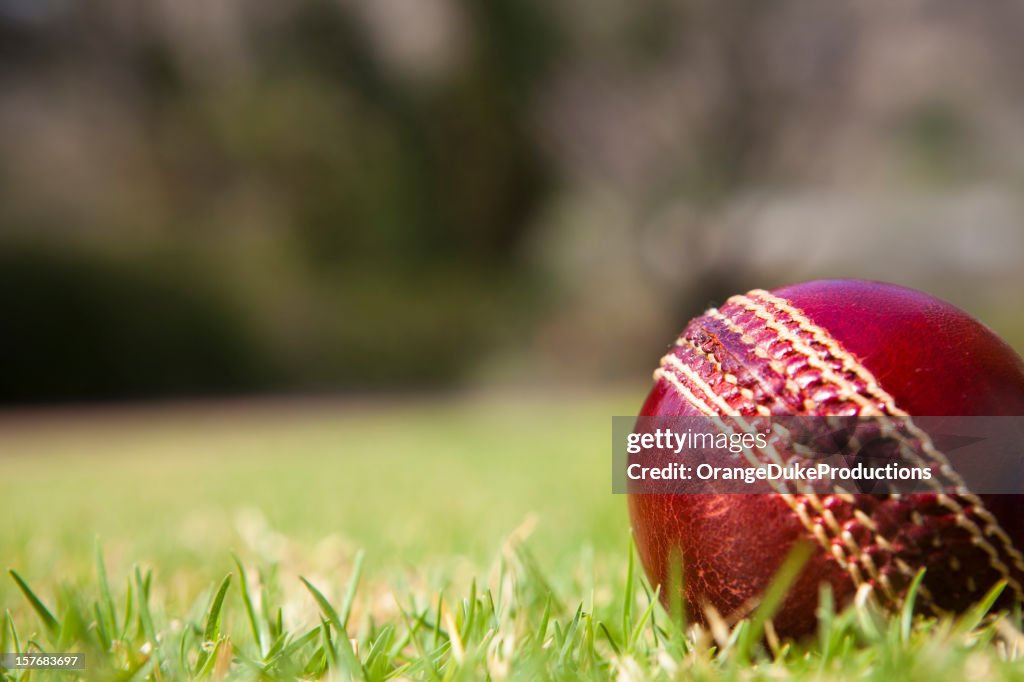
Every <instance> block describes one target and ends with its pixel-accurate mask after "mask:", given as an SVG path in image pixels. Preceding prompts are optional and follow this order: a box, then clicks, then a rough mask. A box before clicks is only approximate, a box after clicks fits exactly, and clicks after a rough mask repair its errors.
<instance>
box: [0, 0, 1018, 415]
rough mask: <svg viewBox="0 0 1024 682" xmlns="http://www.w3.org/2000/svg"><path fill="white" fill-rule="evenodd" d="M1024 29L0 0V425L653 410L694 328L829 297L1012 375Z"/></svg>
mask: <svg viewBox="0 0 1024 682" xmlns="http://www.w3.org/2000/svg"><path fill="white" fill-rule="evenodd" d="M1022 27H1024V6H1022V5H1020V4H1019V3H1016V2H1012V1H1010V0H1005V1H997V2H991V3H985V4H984V5H978V4H971V3H958V2H950V1H949V0H921V1H913V2H905V3H898V4H887V3H867V4H865V3H854V2H840V3H816V2H811V1H810V0H782V1H780V2H774V3H764V2H758V1H756V0H749V1H743V0H740V1H737V2H729V3H703V2H695V1H690V0H655V1H654V2H645V3H624V2H611V1H608V0H586V2H583V1H582V0H567V1H565V2H558V3H549V2H539V1H536V0H477V1H475V2H468V1H465V0H313V1H309V2H296V3H273V2H262V3H259V2H245V1H243V0H219V1H218V2H205V1H202V0H153V1H151V2H145V3H140V2H124V1H122V0H103V1H99V2H92V3H76V2H70V1H68V0H0V309H2V311H3V321H2V324H0V352H2V355H3V357H4V358H5V366H4V370H3V372H0V401H2V402H5V403H8V404H24V403H40V402H69V401H94V400H111V399H113V400H127V399H135V398H164V397H184V396H200V395H217V396H223V395H239V394H254V393H255V394H290V393H300V394H310V393H325V392H326V393H336V392H342V393H357V394H363V393H365V392H367V391H378V390H380V391H393V390H396V389H403V390H404V389H425V388H441V387H454V386H495V385H496V386H522V385H538V384H539V385H551V384H561V385H573V386H587V385H592V384H602V383H607V382H616V381H622V380H627V381H632V382H643V381H646V379H647V377H648V376H649V374H648V372H649V371H650V368H651V367H653V364H654V362H655V361H656V359H657V357H659V355H660V352H661V349H662V348H663V347H664V346H665V344H666V343H668V342H669V341H670V340H671V339H673V338H674V336H675V334H676V333H677V332H678V330H679V329H680V328H681V327H682V326H683V324H684V323H685V321H686V320H687V319H688V318H689V317H691V316H692V315H693V314H695V313H696V312H699V311H700V310H701V309H702V308H703V307H705V306H707V305H709V304H712V303H715V302H717V301H720V300H721V299H722V298H724V297H725V296H727V295H729V294H731V293H735V292H738V291H741V290H746V289H748V288H752V287H772V286H777V285H780V284H783V283H785V282H789V281H794V280H801V279H806V278H813V277H838V276H856V277H867V278H877V279H883V280H889V281H895V282H899V283H903V284H907V285H911V286H915V287H918V288H923V289H926V290H929V291H931V292H933V293H935V294H938V295H939V296H942V297H945V298H947V299H949V300H951V301H953V302H954V303H956V304H958V305H960V306H961V307H964V308H967V309H969V310H970V311H972V312H973V313H974V314H975V315H976V316H978V317H979V318H981V319H982V320H984V321H986V322H987V323H989V324H990V325H991V326H993V327H994V328H996V329H997V330H998V331H999V332H1001V333H1002V334H1003V335H1004V336H1005V337H1007V338H1008V340H1009V341H1010V342H1011V344H1013V345H1015V346H1016V347H1017V348H1021V347H1022V346H1024V320H1022V319H1021V318H1020V315H1019V296H1020V292H1021V290H1022V287H1024V229H1022V228H1021V226H1022V224H1024V220H1022V218H1024V81H1022V80H1021V78H1020V73H1021V68H1022V66H1024V43H1022V42H1021V41H1020V40H1019V36H1020V31H1021V28H1022ZM637 398H638V399H639V397H637Z"/></svg>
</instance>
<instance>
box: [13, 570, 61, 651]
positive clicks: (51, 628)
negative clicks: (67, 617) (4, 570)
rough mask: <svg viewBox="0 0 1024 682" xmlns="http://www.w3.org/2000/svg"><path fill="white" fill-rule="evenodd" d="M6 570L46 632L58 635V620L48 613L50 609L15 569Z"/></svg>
mask: <svg viewBox="0 0 1024 682" xmlns="http://www.w3.org/2000/svg"><path fill="white" fill-rule="evenodd" d="M8 572H9V573H10V574H11V577H12V578H14V582H16V583H17V584H18V589H20V590H21V593H22V594H24V595H25V599H27V600H28V603H29V604H30V605H31V606H32V610H33V611H35V612H36V614H37V615H38V616H39V619H40V620H42V621H43V625H44V626H45V627H46V630H47V632H49V633H50V635H52V636H56V635H58V634H59V633H60V621H58V620H57V619H56V618H54V616H53V614H52V613H50V610H49V609H48V608H46V606H45V605H44V604H43V602H42V601H41V600H40V599H39V597H37V596H36V595H35V593H34V592H33V591H32V589H31V588H30V587H29V586H28V583H26V582H25V581H24V580H23V579H22V577H21V576H20V575H18V572H17V571H15V570H14V569H13V568H12V569H9V570H8Z"/></svg>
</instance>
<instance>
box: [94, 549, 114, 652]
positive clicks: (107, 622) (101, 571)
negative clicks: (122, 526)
mask: <svg viewBox="0 0 1024 682" xmlns="http://www.w3.org/2000/svg"><path fill="white" fill-rule="evenodd" d="M95 550H96V582H98V583H99V588H100V601H99V612H100V614H101V615H102V617H103V618H102V620H98V621H97V622H98V623H102V624H103V626H104V627H105V629H106V631H107V632H109V633H110V636H111V637H113V636H114V632H115V630H116V629H117V611H116V610H115V609H114V599H113V597H111V596H110V583H109V581H108V580H107V568H106V566H105V565H104V562H103V546H102V545H101V544H100V540H99V538H96V548H95Z"/></svg>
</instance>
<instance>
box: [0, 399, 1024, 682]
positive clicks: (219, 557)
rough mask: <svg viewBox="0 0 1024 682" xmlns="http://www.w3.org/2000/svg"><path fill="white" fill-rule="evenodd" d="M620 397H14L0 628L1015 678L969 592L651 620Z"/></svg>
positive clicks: (247, 656)
mask: <svg viewBox="0 0 1024 682" xmlns="http://www.w3.org/2000/svg"><path fill="white" fill-rule="evenodd" d="M638 401H639V392H637V395H629V394H628V392H627V393H626V394H625V395H612V396H598V397H594V396H590V397H583V396H577V395H560V396H555V397H551V398H547V399H538V398H537V397H536V396H528V397H525V398H524V397H519V398H515V397H508V398H501V397H495V396H477V397H472V398H470V397H465V398H452V399H438V400H426V399H420V400H408V401H397V402H396V401H383V400H377V401H371V402H366V403H355V402H351V403H340V404H338V403H335V404H330V403H307V404H301V403H293V404H287V405H274V404H253V405H249V406H234V407H230V408H225V407H223V406H221V407H218V406H204V405H195V406H187V407H182V408H168V409H150V410H127V411H125V410H122V411H103V410H100V411H95V410H94V411H82V412H78V413H64V414H43V415H29V416H24V415H22V416H17V417H15V416H8V417H6V418H4V420H3V421H2V422H0V458H2V461H3V463H4V469H3V471H4V487H3V494H4V497H3V501H2V502H0V521H2V523H0V548H2V552H3V553H2V557H3V560H4V561H5V563H6V564H7V566H9V567H10V568H11V569H13V572H11V573H10V574H9V575H4V576H0V608H2V609H3V610H2V611H0V650H4V651H12V650H18V651H31V650H39V651H63V650H79V651H83V652H86V654H87V656H88V660H89V669H88V670H87V671H86V672H85V673H84V674H83V677H85V678H86V679H105V680H106V679H111V680H113V679H126V680H127V679H175V680H177V679H269V680H277V679H295V678H311V679H320V678H324V679H348V678H363V679H372V680H379V679H445V680H447V679H467V680H474V679H483V678H487V677H490V678H493V679H501V678H506V677H508V678H513V679H536V678H551V677H553V678H566V679H578V678H596V679H605V678H609V677H616V678H619V679H644V678H659V679H698V680H700V679H727V680H732V679H735V680H759V679H766V680H767V679H771V680H779V679H783V680H786V679H794V680H809V679H814V680H830V679H851V680H852V679H866V680H893V679H908V680H927V681H928V682H935V681H936V680H944V679H950V680H954V679H955V680H998V679H1008V680H1009V679H1024V635H1021V615H1020V613H1019V610H1018V612H1016V613H1011V614H991V613H988V609H987V608H986V604H984V603H982V604H980V605H979V607H978V608H977V609H976V610H975V611H974V612H971V613H968V614H965V615H963V616H961V617H958V618H955V619H928V618H922V617H912V616H911V614H910V612H909V610H908V611H905V612H904V613H898V614H889V615H882V614H880V613H879V612H877V610H875V609H874V608H873V607H872V606H871V605H870V603H867V604H863V605H861V606H859V607H853V608H849V609H846V610H842V611H840V612H838V613H837V612H836V610H835V609H834V608H832V606H831V599H830V598H829V597H828V595H827V594H825V595H824V596H823V599H822V607H821V613H820V616H821V618H820V622H821V627H820V632H819V633H818V635H817V636H816V637H813V638H811V639H809V640H807V641H804V642H799V643H792V642H781V643H780V642H778V641H777V639H776V638H775V637H773V636H772V634H773V633H772V629H771V626H770V622H771V620H770V618H771V615H772V610H773V608H774V607H775V606H776V605H777V603H778V601H779V597H780V596H781V594H782V592H783V591H784V590H783V588H784V586H785V580H786V578H787V573H786V571H783V573H782V574H780V576H779V579H778V580H779V582H778V584H777V588H778V589H776V590H770V591H769V593H768V594H767V595H766V597H765V599H764V601H763V602H762V605H761V607H760V609H759V610H758V611H756V612H755V613H754V614H753V616H752V617H751V619H750V620H748V621H743V622H741V623H739V624H738V625H736V626H735V627H733V628H731V629H730V628H726V627H724V625H723V626H720V627H712V628H710V629H709V630H705V629H701V628H697V627H695V626H686V625H684V624H683V623H682V622H681V620H680V619H678V618H676V619H673V618H670V617H669V616H668V614H666V612H665V611H664V610H663V609H662V608H661V606H660V605H659V604H658V603H657V599H656V596H655V594H654V593H653V592H652V590H651V588H650V586H649V585H648V584H647V583H646V582H645V581H644V580H643V578H642V575H641V573H642V571H640V569H639V567H638V566H636V565H634V562H633V558H632V553H631V552H630V551H629V550H628V547H629V532H628V523H627V519H626V512H625V504H624V500H623V499H622V498H621V497H619V496H614V495H612V494H611V493H610V451H609V447H610V420H609V419H608V417H609V416H611V415H613V414H623V413H628V412H630V411H631V410H632V409H635V405H634V403H636V402H638ZM794 560H796V559H794ZM795 566H796V564H794V565H792V566H791V567H790V569H791V570H790V572H789V574H790V575H791V574H792V570H793V569H795ZM0 676H2V673H0ZM73 678H74V676H73V675H72V674H69V673H49V674H47V673H42V672H39V671H35V672H30V673H22V674H20V675H15V676H14V679H21V680H39V679H73Z"/></svg>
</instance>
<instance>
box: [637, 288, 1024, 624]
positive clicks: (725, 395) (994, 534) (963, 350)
mask: <svg viewBox="0 0 1024 682" xmlns="http://www.w3.org/2000/svg"><path fill="white" fill-rule="evenodd" d="M655 378H656V381H655V384H654V387H653V388H652V389H651V392H650V394H649V395H648V397H647V400H646V402H645V403H644V405H643V408H642V409H641V412H640V414H641V416H658V415H669V416H699V415H700V414H702V412H701V411H700V410H698V409H697V406H696V405H695V403H694V399H695V398H696V399H697V400H699V401H700V403H701V405H702V407H704V408H705V412H703V413H706V407H707V405H715V406H717V407H716V408H715V409H717V410H718V411H719V412H720V413H721V414H727V413H731V414H733V415H758V414H762V415H764V414H768V413H771V414H791V415H831V414H846V415H863V416H875V415H880V416H881V415H888V414H909V415H914V416H936V417H937V416H984V415H991V416H997V415H1024V362H1022V361H1021V358H1020V357H1019V356H1018V355H1017V354H1016V353H1015V352H1014V351H1013V350H1012V349H1011V348H1010V347H1009V346H1008V345H1007V344H1006V343H1005V342H1003V341H1002V340H1001V339H999V338H998V337H997V336H996V335H995V334H994V333H993V332H992V331H991V330H990V329H988V328H987V327H985V326H984V325H982V324H981V323H980V322H978V321H977V320H975V319H973V318H972V317H970V316H969V315H967V314H966V313H965V312H963V311H961V310H959V309H957V308H955V307H953V306H952V305H949V304H948V303H945V302H943V301H940V300H937V299H935V298H933V297H931V296H929V295H927V294H924V293H921V292H918V291H914V290H911V289H906V288H903V287H899V286H895V285H891V284H881V283H876V282H865V281H856V280H827V281H815V282H807V283H803V284H796V285H793V286H787V287H783V288H781V289H777V290H775V291H773V292H767V291H759V290H757V291H752V292H750V293H748V294H746V295H743V296H734V297H733V298H730V299H729V300H728V301H727V302H726V303H725V304H724V305H723V306H721V307H720V308H717V309H712V310H709V311H707V312H706V313H704V314H703V315H701V316H700V317H697V318H695V319H694V320H692V321H691V322H690V323H689V325H687V327H686V329H685V330H684V331H683V334H682V335H681V336H680V338H679V340H678V341H677V343H676V345H675V346H674V347H673V349H672V350H671V351H670V352H669V353H668V354H667V355H666V356H665V357H664V358H663V359H662V362H661V365H660V367H659V368H658V370H657V371H656V372H655ZM705 399H706V400H705ZM726 407H728V408H729V409H728V412H727V411H726V410H725V408H726ZM787 498H788V499H787ZM629 512H630V517H631V520H632V526H633V534H634V537H635V541H636V547H637V551H638V554H639V556H640V558H641V560H642V562H643V565H644V568H645V569H646V571H647V575H648V577H649V578H650V580H651V582H652V583H654V584H661V585H663V591H662V594H663V597H664V599H665V601H666V603H667V602H668V601H669V596H668V595H667V594H665V587H667V585H668V583H669V572H670V567H669V566H670V561H671V560H672V557H673V556H679V554H681V556H682V562H683V584H684V586H685V587H684V592H685V595H684V596H685V600H686V603H687V606H688V612H689V613H690V614H692V615H693V616H694V617H696V618H697V619H699V620H703V619H704V613H705V607H706V606H711V607H714V608H715V609H716V610H717V611H718V612H719V613H720V614H723V615H724V616H727V617H728V616H736V617H742V616H744V615H746V614H747V612H748V611H749V609H750V607H751V605H752V604H754V603H756V600H757V598H758V597H759V596H760V595H761V594H762V593H763V592H764V590H765V588H766V587H767V585H768V584H769V582H770V581H771V579H772V578H773V576H774V575H775V573H776V572H777V570H778V569H779V567H780V566H781V564H782V562H783V560H784V559H785V558H786V556H787V555H788V553H789V552H790V550H791V548H792V547H793V546H794V543H796V542H799V541H801V540H803V539H806V540H807V541H809V542H812V543H814V546H815V547H816V548H817V550H816V551H815V552H814V553H813V554H812V556H811V559H810V560H809V561H808V562H807V564H805V566H804V568H803V571H802V573H801V575H800V577H799V578H798V579H797V580H796V582H795V583H794V585H793V587H792V588H791V589H790V592H789V593H788V595H787V597H786V599H785V601H784V603H783V605H782V607H781V608H780V610H779V612H778V613H777V614H776V616H775V618H774V620H773V623H774V626H775V628H776V631H777V632H778V633H779V634H780V635H783V636H787V635H788V636H799V635H802V634H805V633H808V632H810V631H812V630H813V629H814V627H815V624H816V618H815V609H816V607H817V598H818V594H819V585H820V584H821V583H828V584H829V585H831V588H832V591H833V594H834V595H835V597H836V600H837V601H838V603H839V604H844V603H848V602H849V601H850V600H851V599H852V598H853V596H854V595H855V594H856V593H857V591H858V590H870V591H871V592H873V593H874V594H875V596H876V597H877V598H878V599H879V601H880V602H881V603H883V604H886V605H890V606H894V605H898V604H899V602H900V599H901V598H902V596H903V595H904V594H905V591H906V589H907V587H908V585H909V582H910V580H911V579H912V578H913V576H914V575H915V574H916V573H917V572H918V570H919V569H920V568H921V567H926V568H927V571H926V574H925V581H924V584H923V587H922V590H921V592H920V594H919V597H918V605H919V606H922V605H924V606H926V607H930V608H931V609H932V610H935V611H941V610H953V611H956V610H962V609H964V608H966V607H967V606H968V605H970V604H971V603H973V602H974V601H976V600H977V599H978V598H979V597H980V596H982V595H983V594H984V593H985V592H986V591H987V590H988V589H989V588H990V587H991V586H992V585H993V584H995V583H996V582H997V581H999V580H1006V581H1007V584H1008V586H1007V589H1006V591H1005V592H1004V595H1009V598H1010V599H1014V598H1016V599H1019V598H1020V597H1021V590H1022V587H1021V586H1022V585H1024V556H1022V554H1021V550H1022V549H1024V495H968V496H955V495H954V496H947V495H941V494H920V495H904V496H878V495H859V494H858V495H845V496H837V495H825V496H817V495H785V496H784V495H779V494H771V495H712V494H708V495H644V494H631V495H630V496H629ZM865 586H866V587H865Z"/></svg>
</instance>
